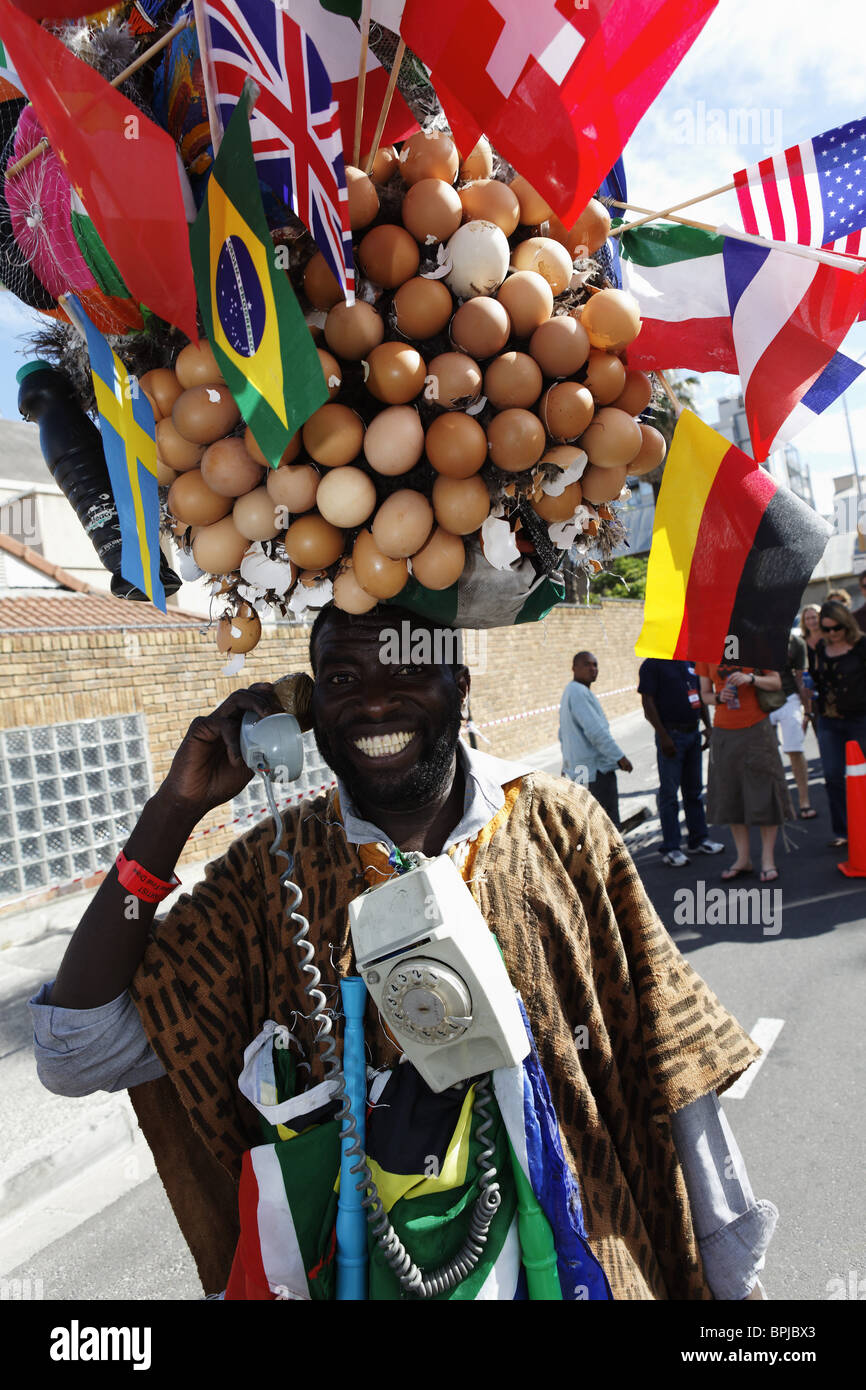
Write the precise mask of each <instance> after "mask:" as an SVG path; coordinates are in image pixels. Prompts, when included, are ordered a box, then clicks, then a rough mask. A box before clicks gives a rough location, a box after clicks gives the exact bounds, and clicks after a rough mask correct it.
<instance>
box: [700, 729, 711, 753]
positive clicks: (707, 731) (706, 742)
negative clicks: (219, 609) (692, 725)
mask: <svg viewBox="0 0 866 1390" xmlns="http://www.w3.org/2000/svg"><path fill="white" fill-rule="evenodd" d="M711 733H712V729H708V728H707V727H706V725H704V736H703V738H702V739H701V752H703V751H704V749H705V748H709V746H710V734H711Z"/></svg>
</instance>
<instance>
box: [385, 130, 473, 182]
mask: <svg viewBox="0 0 866 1390" xmlns="http://www.w3.org/2000/svg"><path fill="white" fill-rule="evenodd" d="M459 165H460V157H459V155H458V153H457V146H456V145H455V144H454V141H453V140H452V139H451V136H450V135H447V134H446V133H445V131H444V130H419V131H418V132H417V133H416V134H415V135H412V136H410V137H409V139H408V140H407V141H406V143H405V144H404V145H403V147H402V149H401V150H400V173H401V174H402V175H403V181H404V183H407V184H409V186H410V187H411V185H412V184H413V183H420V181H421V179H444V180H445V182H446V183H453V182H454V180H455V178H456V177H457V169H458V167H459Z"/></svg>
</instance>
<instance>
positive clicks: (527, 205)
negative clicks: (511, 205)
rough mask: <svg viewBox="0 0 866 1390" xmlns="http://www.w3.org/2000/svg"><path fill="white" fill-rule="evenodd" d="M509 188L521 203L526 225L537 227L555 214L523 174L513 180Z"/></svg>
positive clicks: (522, 220) (523, 220)
mask: <svg viewBox="0 0 866 1390" xmlns="http://www.w3.org/2000/svg"><path fill="white" fill-rule="evenodd" d="M509 188H510V189H511V191H512V193H513V194H514V195H515V197H516V198H517V201H518V203H519V205H520V221H521V222H522V223H523V225H524V227H537V226H538V224H539V222H546V221H547V219H548V218H549V217H552V216H553V213H552V211H551V209H550V206H549V204H548V203H546V202H545V201H544V199H543V198H542V196H541V194H540V193H536V191H535V189H534V188H533V187H532V184H531V183H529V181H528V180H527V179H525V178H524V177H523V175H522V174H518V175H517V176H516V177H515V178H513V179H512V180H511V183H510V184H509Z"/></svg>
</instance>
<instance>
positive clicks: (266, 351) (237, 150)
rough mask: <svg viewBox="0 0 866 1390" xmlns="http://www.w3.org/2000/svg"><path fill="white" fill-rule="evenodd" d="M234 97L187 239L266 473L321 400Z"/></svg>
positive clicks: (207, 315)
mask: <svg viewBox="0 0 866 1390" xmlns="http://www.w3.org/2000/svg"><path fill="white" fill-rule="evenodd" d="M249 114H250V94H249V88H248V87H247V88H245V90H244V91H243V92H242V93H241V96H240V99H239V101H238V104H237V106H236V107H235V110H234V114H233V116H232V118H231V120H230V121H229V124H228V129H227V130H226V133H225V138H224V139H223V142H222V144H221V145H220V150H219V154H218V155H217V157H216V160H215V161H214V164H213V167H212V169H211V175H210V178H209V180H208V185H207V193H206V196H205V201H204V203H203V204H202V207H201V210H200V211H199V214H198V217H197V218H196V220H195V224H194V226H193V228H192V231H191V233H190V243H191V247H192V262H193V268H194V271H195V283H196V288H197V289H198V297H199V305H200V307H201V313H202V319H203V320H204V326H205V334H206V336H207V339H208V342H209V343H210V345H211V347H212V348H213V352H214V356H215V357H216V360H217V362H218V363H219V367H220V371H221V372H222V374H223V376H224V377H225V379H226V384H227V385H228V388H229V390H230V391H231V393H232V395H233V396H234V398H235V401H236V402H237V404H238V408H239V409H240V412H241V414H242V416H243V418H244V419H245V420H246V422H247V424H248V425H249V426H250V428H251V430H252V432H253V435H254V437H255V440H256V443H257V444H258V446H259V448H260V449H261V450H262V452H263V454H264V455H265V457H266V458H268V459H270V461H271V463H272V464H273V466H274V468H276V467H277V465H278V463H279V461H280V459H281V458H282V456H283V454H284V453H285V450H286V447H287V445H288V443H289V440H290V439H291V437H292V435H293V434H295V433H296V431H297V430H298V429H299V428H300V426H301V425H302V424H303V423H304V421H305V420H308V419H309V417H310V416H311V415H312V413H313V411H314V410H318V408H319V406H320V405H324V403H325V401H326V400H327V399H328V388H327V386H326V385H325V378H324V375H323V373H322V367H321V363H320V362H319V355H318V353H317V352H316V348H315V344H314V343H313V339H312V337H311V336H310V331H309V329H308V328H307V325H306V323H305V322H304V316H303V314H302V312H301V308H300V305H299V304H298V301H297V299H296V297H295V294H294V291H293V289H292V287H291V285H290V283H289V278H288V276H287V275H286V274H285V272H284V270H282V269H280V270H277V269H276V267H275V258H276V253H275V251H274V246H273V243H272V241H271V235H270V232H269V231H268V224H267V222H266V221H265V215H264V212H263V210H262V199H261V194H260V193H259V184H258V179H257V177H256V166H255V163H254V161H253V151H252V145H251V142H250V120H249Z"/></svg>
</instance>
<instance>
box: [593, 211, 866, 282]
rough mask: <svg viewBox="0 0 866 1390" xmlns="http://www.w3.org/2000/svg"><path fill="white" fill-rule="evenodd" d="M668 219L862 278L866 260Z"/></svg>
mask: <svg viewBox="0 0 866 1390" xmlns="http://www.w3.org/2000/svg"><path fill="white" fill-rule="evenodd" d="M612 203H613V206H614V207H615V208H626V209H627V210H628V211H630V212H646V211H647V209H646V208H642V207H639V206H638V205H637V203H620V202H618V201H617V200H616V199H613V200H612ZM652 216H653V217H661V216H662V214H661V213H653V214H652ZM644 220H646V219H644ZM667 220H668V221H669V222H678V223H679V225H680V226H681V227H696V228H697V230H698V231H699V232H713V233H715V235H716V236H725V237H730V239H731V240H732V241H746V242H748V243H749V245H750V246H766V247H767V248H768V249H769V250H770V251H787V253H788V255H789V256H802V258H803V259H804V260H807V261H820V262H821V264H822V265H829V266H833V268H834V269H835V270H847V271H849V272H850V273H851V274H852V275H862V274H863V272H864V271H866V261H864V260H860V259H858V258H857V257H855V256H839V255H836V254H835V253H834V252H833V251H823V250H821V251H819V250H818V249H817V248H816V247H814V246H800V244H799V243H798V242H796V241H771V240H770V239H769V237H763V236H752V235H751V233H749V232H738V231H736V230H735V229H734V228H733V227H724V226H719V227H716V226H714V224H713V223H712V222H693V221H692V220H691V219H690V218H688V217H675V216H674V214H673V213H668V214H667ZM639 226H640V223H639V222H624V223H623V225H622V226H621V227H614V229H613V231H612V232H611V233H610V235H611V236H612V237H615V236H621V235H622V233H623V232H630V231H631V229H632V227H639Z"/></svg>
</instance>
